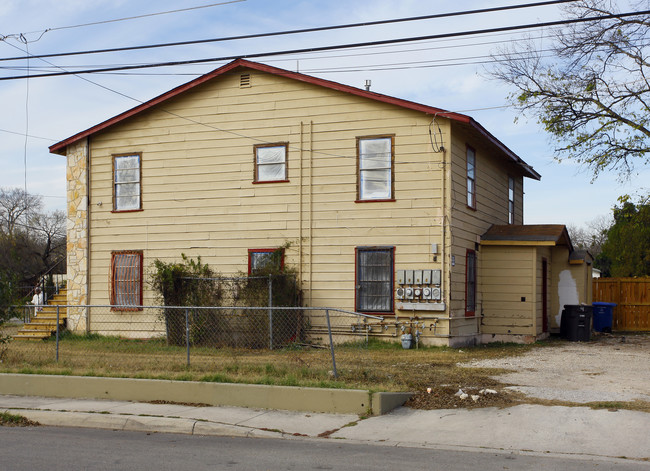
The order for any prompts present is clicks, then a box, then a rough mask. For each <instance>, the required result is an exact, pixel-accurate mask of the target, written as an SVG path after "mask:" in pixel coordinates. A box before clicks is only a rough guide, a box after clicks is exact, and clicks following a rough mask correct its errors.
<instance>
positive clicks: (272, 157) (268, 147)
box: [255, 143, 288, 183]
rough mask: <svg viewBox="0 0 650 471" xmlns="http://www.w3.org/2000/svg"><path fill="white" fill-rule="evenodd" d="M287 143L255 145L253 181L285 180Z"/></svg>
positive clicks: (286, 177)
mask: <svg viewBox="0 0 650 471" xmlns="http://www.w3.org/2000/svg"><path fill="white" fill-rule="evenodd" d="M287 179H288V176H287V144H286V143H278V144H261V145H256V146H255V182H256V183H262V182H284V181H287Z"/></svg>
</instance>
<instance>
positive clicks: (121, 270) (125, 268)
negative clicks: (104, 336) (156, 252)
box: [110, 251, 142, 311]
mask: <svg viewBox="0 0 650 471" xmlns="http://www.w3.org/2000/svg"><path fill="white" fill-rule="evenodd" d="M110 302H111V305H112V306H113V309H114V310H120V311H135V310H140V309H142V307H141V306H142V252H139V251H127V252H113V253H112V256H111V296H110Z"/></svg>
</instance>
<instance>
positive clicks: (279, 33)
mask: <svg viewBox="0 0 650 471" xmlns="http://www.w3.org/2000/svg"><path fill="white" fill-rule="evenodd" d="M239 1H242V0H239ZM575 1H577V0H547V1H542V2H535V3H524V4H517V5H507V6H501V7H492V8H481V9H478V10H465V11H457V12H449V13H438V14H434V15H423V16H411V17H406V18H393V19H390V20H378V21H368V22H362V23H349V24H342V25H334V26H320V27H316V28H303V29H293V30H287V31H276V32H271V33H256V34H246V35H240V36H228V37H223V38H211V39H196V40H191V41H179V42H171V43H160V44H147V45H142V46H127V47H117V48H108V49H95V50H88V51H72V52H60V53H53V54H39V55H33V56H23V57H6V58H0V61H14V60H25V59H29V58H32V59H39V58H51V57H64V56H78V55H88V54H104V53H109V52H125V51H137V50H143V49H154V48H163V47H172V46H188V45H193V44H205V43H214V42H225V41H235V40H240V39H258V38H266V37H271V36H285V35H290V34H300V33H314V32H320V31H332V30H338V29H346V28H359V27H363V26H377V25H386V24H393V23H404V22H410V21H422V20H432V19H440V18H451V17H455V16H465V15H475V14H482V13H494V12H501V11H507V10H518V9H522V8H532V7H539V6H548V5H557V4H561V3H570V2H575ZM116 21H117V20H116ZM91 24H95V23H91ZM96 24H99V23H96ZM0 39H2V37H1V36H0Z"/></svg>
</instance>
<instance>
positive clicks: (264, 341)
mask: <svg viewBox="0 0 650 471" xmlns="http://www.w3.org/2000/svg"><path fill="white" fill-rule="evenodd" d="M5 312H6V314H5V318H9V317H11V319H10V320H9V321H8V322H5V324H4V325H2V326H0V339H2V338H4V339H5V341H4V342H3V343H0V360H3V357H4V359H10V360H11V361H12V363H13V364H16V363H20V362H23V364H24V366H25V368H28V369H29V368H38V366H39V365H40V364H42V363H44V362H51V361H52V359H54V360H55V361H56V362H60V363H63V364H65V363H66V362H69V361H72V360H75V359H78V358H79V357H83V358H84V359H88V358H91V357H92V358H93V361H94V363H93V364H94V365H96V367H100V366H101V367H102V368H105V367H106V365H109V366H110V365H113V363H114V362H116V361H120V358H121V355H123V354H127V355H128V354H129V353H130V354H132V355H133V356H140V357H142V356H143V355H147V352H150V354H151V358H150V359H146V358H143V360H145V361H149V360H151V362H152V365H155V360H156V359H158V360H160V361H161V362H162V363H165V362H168V361H169V358H163V356H169V357H170V358H171V357H173V358H174V360H173V363H175V364H176V365H180V364H184V366H188V367H189V366H190V365H192V361H193V357H196V356H201V357H202V358H203V359H205V357H206V355H207V356H209V355H210V352H213V353H214V352H217V351H219V350H222V349H231V350H232V351H236V350H241V349H244V350H250V351H256V350H257V351H262V350H266V351H274V350H278V349H291V348H300V347H313V348H321V349H323V348H324V349H328V350H329V352H330V354H331V368H332V370H331V371H332V373H333V375H334V376H335V377H336V376H337V365H336V347H337V346H338V345H348V346H349V345H350V344H352V345H358V346H360V347H363V346H367V342H368V337H369V333H370V332H371V331H372V329H373V325H374V326H376V325H378V323H381V322H382V318H380V317H376V316H369V315H365V314H360V313H356V312H350V311H345V310H341V309H334V308H309V307H273V306H263V307H243V306H229V307H225V306H219V307H199V306H142V307H140V306H139V307H132V306H70V305H57V306H46V307H45V308H44V310H43V311H36V310H35V309H34V307H33V306H18V307H12V308H11V309H9V310H6V309H5ZM165 364H166V363H165ZM153 369H155V366H153Z"/></svg>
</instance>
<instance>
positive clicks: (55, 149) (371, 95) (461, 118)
mask: <svg viewBox="0 0 650 471" xmlns="http://www.w3.org/2000/svg"><path fill="white" fill-rule="evenodd" d="M238 68H247V69H253V70H258V71H261V72H266V73H269V74H274V75H281V76H283V77H288V78H290V79H293V80H298V81H301V82H307V83H311V84H314V85H319V86H322V87H326V88H330V89H333V90H338V91H341V92H344V93H350V94H352V95H357V96H361V97H365V98H368V99H371V100H376V101H380V102H383V103H389V104H392V105H395V106H400V107H402V108H406V109H410V110H415V111H420V112H423V113H426V114H430V115H432V116H440V117H444V118H448V119H450V120H452V121H454V122H458V123H462V124H464V125H466V126H468V127H470V128H472V129H474V130H475V131H477V132H478V133H479V134H481V135H482V136H483V137H485V138H486V139H487V140H488V141H490V142H491V143H492V144H493V145H495V146H496V147H498V148H499V149H500V150H501V151H502V152H503V153H504V154H505V155H506V156H507V158H508V159H510V160H511V161H513V162H514V163H515V164H516V165H517V166H518V167H519V168H520V169H521V170H522V172H523V174H524V175H525V176H526V177H528V178H532V179H535V180H539V179H540V178H541V175H540V174H539V173H537V172H536V171H535V170H534V169H533V167H531V166H530V165H528V164H527V163H526V162H524V161H523V159H521V158H520V157H519V156H518V155H516V154H515V153H514V152H513V151H511V150H510V149H509V148H508V147H507V146H506V145H505V144H503V143H502V142H501V141H499V140H498V139H497V138H496V137H494V136H493V135H492V134H491V133H490V132H489V131H488V130H487V129H485V128H484V127H483V126H481V125H480V124H479V123H478V122H477V121H475V120H474V119H473V118H471V117H469V116H466V115H463V114H460V113H454V112H451V111H445V110H443V109H440V108H435V107H432V106H427V105H422V104H420V103H416V102H413V101H408V100H403V99H401V98H395V97H391V96H388V95H383V94H381V93H375V92H371V91H368V90H363V89H360V88H356V87H351V86H349V85H344V84H341V83H337V82H333V81H330V80H325V79H321V78H317V77H312V76H310V75H305V74H301V73H298V72H291V71H288V70H284V69H280V68H277V67H272V66H270V65H266V64H260V63H258V62H252V61H248V60H245V59H236V60H234V61H232V62H230V63H228V64H226V65H224V66H222V67H219V68H218V69H215V70H213V71H212V72H208V73H207V74H205V75H202V76H200V77H198V78H196V79H194V80H192V81H190V82H187V83H185V84H183V85H180V86H178V87H176V88H173V89H172V90H169V91H168V92H165V93H163V94H162V95H159V96H157V97H155V98H152V99H151V100H149V101H147V102H144V103H142V104H141V105H138V106H136V107H134V108H131V109H130V110H127V111H125V112H123V113H120V114H118V115H116V116H114V117H112V118H110V119H108V120H106V121H103V122H101V123H99V124H97V125H95V126H92V127H90V128H88V129H86V130H84V131H81V132H79V133H77V134H75V135H73V136H70V137H69V138H67V139H64V140H62V141H60V142H57V143H56V144H53V145H52V146H50V148H49V149H50V152H51V153H53V154H60V155H65V153H66V147H67V146H68V145H70V144H73V143H75V142H77V141H79V140H81V139H84V138H86V137H89V136H91V135H93V134H94V133H96V132H99V131H102V130H104V129H106V128H108V127H110V126H112V125H114V124H117V123H119V122H121V121H123V120H125V119H128V118H130V117H132V116H134V115H136V114H138V113H141V112H143V111H145V110H148V109H150V108H152V107H154V106H156V105H159V104H161V103H163V102H165V101H167V100H169V99H171V98H173V97H175V96H177V95H180V94H181V93H183V92H186V91H188V90H190V89H192V88H194V87H196V86H198V85H201V84H203V83H205V82H207V81H209V80H211V79H213V78H216V77H219V76H221V75H223V74H226V73H228V72H232V71H233V70H235V69H238Z"/></svg>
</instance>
